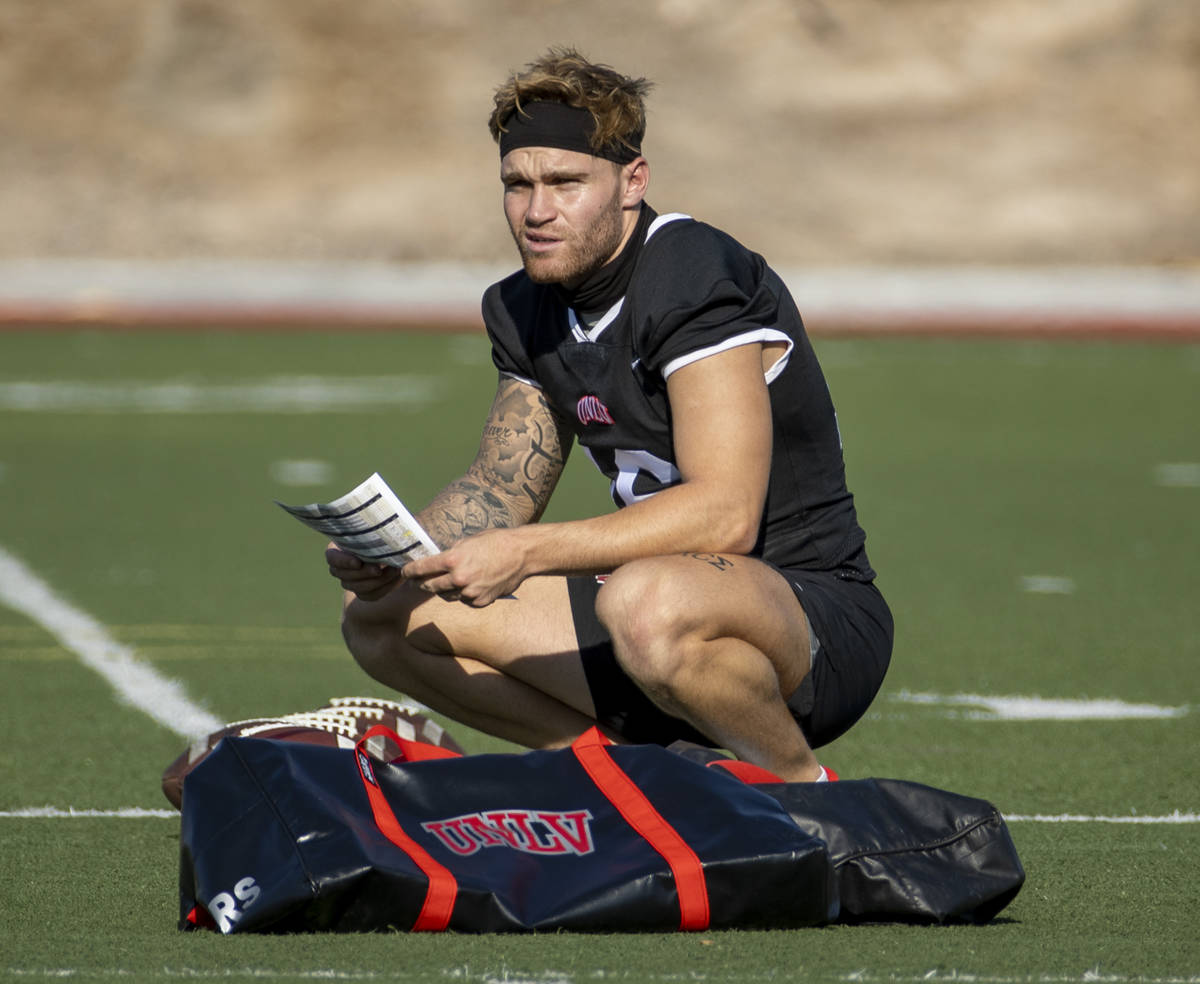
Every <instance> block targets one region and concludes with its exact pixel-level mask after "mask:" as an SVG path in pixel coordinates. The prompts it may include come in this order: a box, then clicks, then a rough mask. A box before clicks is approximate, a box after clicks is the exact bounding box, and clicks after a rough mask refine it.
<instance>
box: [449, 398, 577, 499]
mask: <svg viewBox="0 0 1200 984" xmlns="http://www.w3.org/2000/svg"><path fill="white" fill-rule="evenodd" d="M563 433H564V431H563V428H562V426H561V424H560V422H559V421H558V419H557V418H556V417H555V413H554V410H553V408H552V407H551V406H550V405H549V404H548V403H547V402H546V398H545V397H544V396H543V395H542V394H541V393H540V392H538V391H536V390H530V388H529V387H527V386H523V387H518V386H513V387H511V388H508V389H507V390H506V389H503V388H502V389H501V391H500V392H499V393H498V394H497V397H496V402H495V404H494V405H493V407H492V416H491V418H490V420H489V422H488V425H487V427H486V428H485V429H484V439H483V443H482V445H481V447H480V456H479V458H478V459H477V460H476V463H475V466H474V469H473V470H474V471H475V473H476V474H478V475H479V476H480V477H481V478H482V479H483V480H484V481H486V482H488V483H490V484H492V485H494V486H496V487H497V488H498V489H501V490H504V491H505V492H507V493H509V494H511V495H513V496H514V497H518V496H522V495H523V496H525V497H527V498H528V499H529V501H530V503H531V505H532V507H533V510H534V515H538V514H540V513H541V510H542V509H543V508H545V505H546V502H547V500H548V499H549V497H550V493H551V492H552V491H553V490H554V486H555V484H557V482H558V477H559V475H561V474H562V470H563V467H564V465H565V464H566V456H567V451H568V450H569V446H568V447H564V446H563V438H562V434H563Z"/></svg>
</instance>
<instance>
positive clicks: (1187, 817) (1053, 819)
mask: <svg viewBox="0 0 1200 984" xmlns="http://www.w3.org/2000/svg"><path fill="white" fill-rule="evenodd" d="M1004 819H1005V820H1006V821H1010V822H1013V823H1166V824H1184V823H1200V813H1182V812H1180V811H1179V810H1176V811H1175V812H1174V813H1168V814H1166V815H1165V816H1159V817H1150V816H1146V817H1143V816H1141V815H1140V814H1136V813H1135V814H1132V815H1131V816H1125V817H1100V816H1088V815H1086V814H1081V813H1058V814H1054V815H1049V814H1045V813H1032V814H1022V813H1014V814H1012V815H1011V816H1009V815H1007V814H1006V815H1004Z"/></svg>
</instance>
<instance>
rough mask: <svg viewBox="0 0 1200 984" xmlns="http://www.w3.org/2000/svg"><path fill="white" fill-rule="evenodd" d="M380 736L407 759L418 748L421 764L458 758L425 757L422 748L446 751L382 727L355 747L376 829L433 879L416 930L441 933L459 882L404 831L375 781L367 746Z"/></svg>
mask: <svg viewBox="0 0 1200 984" xmlns="http://www.w3.org/2000/svg"><path fill="white" fill-rule="evenodd" d="M376 735H381V736H383V737H385V738H387V739H389V740H390V741H394V742H395V743H396V744H397V745H399V746H400V747H401V748H402V749H403V750H404V752H405V755H404V757H405V758H410V756H409V751H410V746H418V748H416V749H412V750H414V751H416V752H417V754H415V755H412V756H411V760H413V761H417V760H418V759H419V758H427V759H432V758H448V757H449V758H456V757H457V755H456V753H454V752H449V753H448V754H444V755H443V754H433V753H430V754H424V753H422V752H421V751H420V750H421V749H435V751H436V752H439V753H440V752H445V751H446V750H445V749H440V748H436V746H433V745H424V744H422V743H420V742H409V741H405V740H404V739H402V738H400V737H399V736H398V735H397V734H396V733H395V732H394V731H392V730H391V729H390V728H386V727H384V726H383V725H382V724H377V725H375V726H374V727H373V728H371V729H370V730H369V731H368V732H367V733H366V734H365V735H363V736H362V738H360V739H359V740H358V744H356V745H355V746H354V760H355V761H356V762H357V763H358V775H359V778H360V779H362V783H363V786H364V787H365V788H366V790H367V799H368V800H370V803H371V812H372V813H373V814H374V816H375V824H376V826H378V827H379V829H380V831H381V832H382V833H383V835H384V836H385V837H386V838H387V839H388V840H390V841H391V842H392V843H393V844H395V845H396V846H397V847H398V848H400V850H402V851H403V852H404V853H405V854H407V855H408V856H409V858H411V859H412V862H413V863H414V864H415V865H416V866H417V867H418V868H420V869H421V871H422V873H423V874H424V875H425V877H426V878H428V879H429V887H428V888H427V889H426V891H425V901H424V902H423V903H422V905H421V911H420V913H419V914H418V915H417V919H416V922H414V923H413V925H412V928H413V931H414V932H421V931H432V932H440V931H442V930H444V929H445V928H446V927H447V926H449V925H450V916H451V914H452V913H453V912H454V902H455V900H456V899H457V898H458V880H457V879H456V878H455V877H454V874H453V872H451V871H450V869H449V868H446V867H444V866H442V865H441V864H439V863H438V862H437V861H435V860H434V859H433V857H431V856H430V854H429V852H428V851H426V850H425V848H423V847H422V846H421V845H420V844H418V843H417V842H416V841H415V840H413V839H412V838H411V837H409V836H408V834H406V833H405V832H404V828H403V827H401V826H400V821H399V820H397V819H396V814H395V813H393V812H392V808H391V806H390V805H389V804H388V801H387V798H386V797H385V796H384V795H383V790H381V789H380V788H379V783H378V782H377V781H376V779H375V770H374V768H373V767H372V765H371V756H369V755H368V754H367V750H366V747H365V746H366V743H367V740H368V739H370V738H373V737H375V736H376Z"/></svg>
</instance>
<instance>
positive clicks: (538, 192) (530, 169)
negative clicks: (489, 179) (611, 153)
mask: <svg viewBox="0 0 1200 984" xmlns="http://www.w3.org/2000/svg"><path fill="white" fill-rule="evenodd" d="M500 180H501V181H502V182H503V183H504V214H505V216H506V217H507V219H508V227H509V229H510V230H511V232H512V235H513V239H514V240H515V241H516V244H517V249H518V250H520V253H521V262H522V263H523V264H524V265H525V272H526V273H527V274H529V277H530V279H531V280H533V281H534V282H535V283H539V284H549V283H558V284H563V285H564V286H566V287H573V286H575V285H577V284H579V283H580V282H582V281H583V280H584V279H585V278H586V277H587V276H588V275H589V274H591V273H592V272H593V271H595V270H598V269H599V268H600V267H602V266H603V265H604V264H605V263H607V262H608V261H609V260H611V259H612V258H613V257H615V256H616V255H617V253H618V252H620V249H621V247H622V246H623V245H624V243H625V239H626V237H627V236H628V235H629V233H630V232H631V231H632V229H633V226H634V225H635V224H636V221H637V211H636V209H632V210H629V211H627V210H626V207H625V206H626V204H627V202H628V199H629V195H628V186H629V180H628V177H627V175H626V169H623V168H621V167H619V166H618V165H616V164H613V163H612V162H611V161H606V160H603V159H602V158H599V157H593V156H591V155H590V154H581V153H578V152H576V151H573V150H559V149H557V148H552V147H519V148H517V149H516V150H511V151H509V152H508V153H507V154H506V155H505V156H504V159H503V160H502V161H501V162H500ZM637 200H640V196H638V198H637ZM634 204H635V205H636V204H637V201H635V202H634Z"/></svg>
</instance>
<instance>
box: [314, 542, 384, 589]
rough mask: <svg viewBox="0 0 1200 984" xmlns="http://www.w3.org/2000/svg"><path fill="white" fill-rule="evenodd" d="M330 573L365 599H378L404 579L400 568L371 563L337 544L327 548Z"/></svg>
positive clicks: (326, 556)
mask: <svg viewBox="0 0 1200 984" xmlns="http://www.w3.org/2000/svg"><path fill="white" fill-rule="evenodd" d="M325 562H326V563H327V564H328V565H329V573H330V574H331V575H332V576H333V577H335V578H336V579H337V580H338V581H340V582H341V585H342V587H343V588H344V589H345V590H346V591H352V592H353V593H354V594H355V595H357V596H358V597H359V598H361V599H362V600H363V601H378V600H379V599H380V598H382V597H383V596H384V595H386V594H387V593H388V592H389V591H391V590H392V588H394V587H395V586H396V585H397V584H399V583H400V581H401V580H402V576H401V574H400V568H398V567H389V566H388V565H387V564H371V563H368V562H367V561H365V560H362V559H361V558H359V557H355V556H354V554H352V553H347V552H346V551H345V550H343V549H342V548H341V547H339V546H337V545H336V544H333V543H331V544H329V546H328V547H326V548H325Z"/></svg>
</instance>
